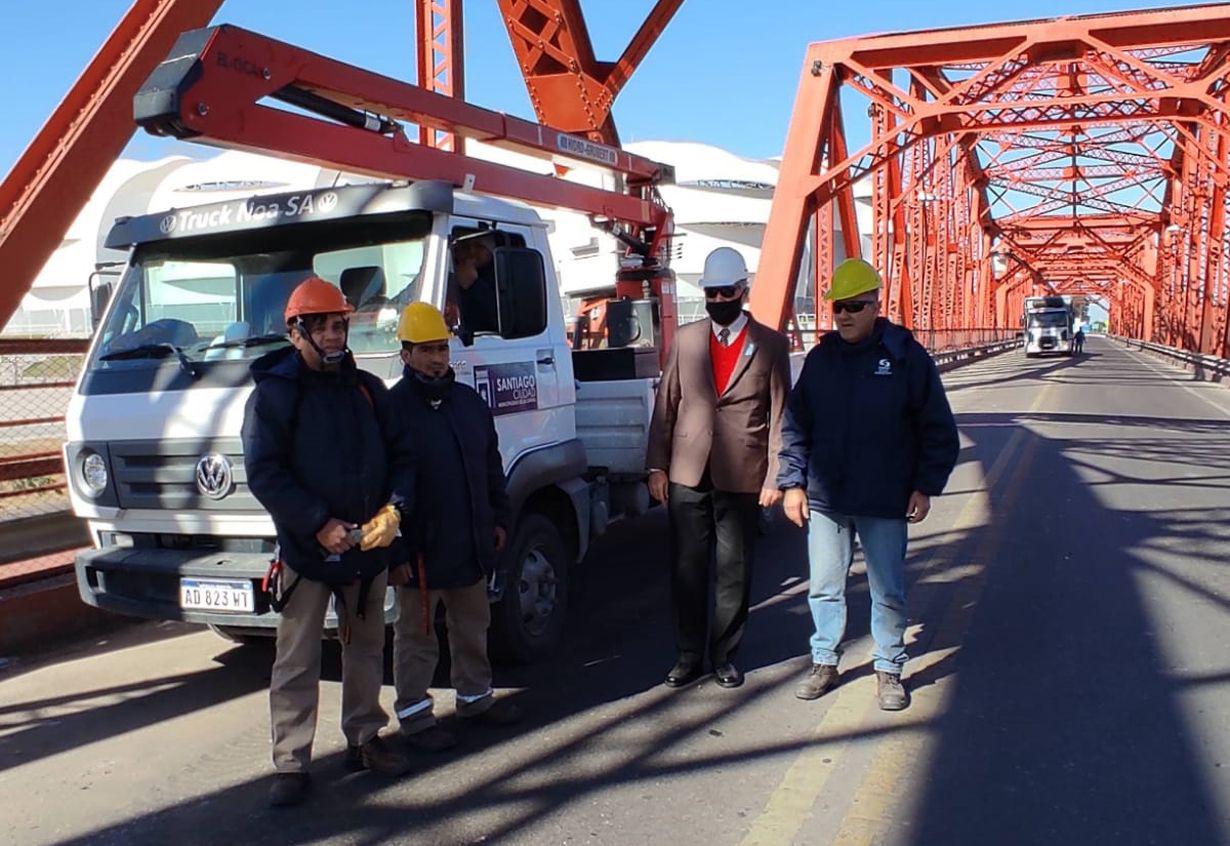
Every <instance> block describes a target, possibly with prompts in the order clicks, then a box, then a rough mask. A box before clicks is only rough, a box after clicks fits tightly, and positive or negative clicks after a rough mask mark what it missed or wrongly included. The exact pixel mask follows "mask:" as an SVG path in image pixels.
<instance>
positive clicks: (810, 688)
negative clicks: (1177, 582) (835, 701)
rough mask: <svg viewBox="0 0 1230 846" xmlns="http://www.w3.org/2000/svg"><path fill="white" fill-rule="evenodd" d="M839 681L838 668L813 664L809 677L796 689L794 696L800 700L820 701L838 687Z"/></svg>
mask: <svg viewBox="0 0 1230 846" xmlns="http://www.w3.org/2000/svg"><path fill="white" fill-rule="evenodd" d="M839 679H840V676H839V675H838V674H837V668H836V667H835V666H833V665H832V664H812V665H811V670H810V671H809V672H808V673H807V677H806V678H805V679H803V681H801V682H799V686H798V687H796V688H795V689H794V695H795V696H797V697H798V698H799V699H819V698H820V697H821V696H823V695H824V694H826V693H828V692H829V691H830V690H832V689H833V688H835V687H837V682H838V681H839Z"/></svg>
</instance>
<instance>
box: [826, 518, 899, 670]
mask: <svg viewBox="0 0 1230 846" xmlns="http://www.w3.org/2000/svg"><path fill="white" fill-rule="evenodd" d="M855 532H857V533H858V539H859V543H860V544H861V545H862V547H863V557H864V558H866V559H867V582H868V584H869V586H870V587H871V637H872V639H873V640H874V641H875V645H876V648H875V654H874V655H875V668H876V669H877V670H883V671H884V672H888V673H900V672H901V668H902V667H903V666H904V665H905V660H906V654H905V625H906V618H905V546H906V539H907V530H906V522H905V520H904V519H900V520H897V519H890V518H886V517H850V516H847V515H845V514H833V513H826V512H823V511H817V510H815V509H813V510H812V512H811V522H810V523H809V524H808V527H807V554H808V558H809V559H810V563H811V576H810V578H811V585H810V587H809V589H808V592H807V604H808V606H809V607H810V608H811V617H812V620H813V622H814V623H815V625H816V633H815V634H813V635H812V637H811V657H812V662H813V663H816V664H829V665H832V666H837V660H838V658H840V657H841V639H842V637H843V636H844V635H845V633H846V574H847V572H848V571H849V569H850V564H851V563H853V561H854V534H855Z"/></svg>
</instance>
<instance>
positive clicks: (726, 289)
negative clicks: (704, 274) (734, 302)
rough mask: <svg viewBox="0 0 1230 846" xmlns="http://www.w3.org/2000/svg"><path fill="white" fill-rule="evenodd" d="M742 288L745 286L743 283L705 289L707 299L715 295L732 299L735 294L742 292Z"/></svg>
mask: <svg viewBox="0 0 1230 846" xmlns="http://www.w3.org/2000/svg"><path fill="white" fill-rule="evenodd" d="M742 290H743V286H742V285H741V284H740V285H721V286H719V287H717V288H706V289H705V299H707V300H711V299H713V298H714V297H723V298H725V299H730V298H731V297H733V296H734V295H735V294H738V293H740V292H741V291H742Z"/></svg>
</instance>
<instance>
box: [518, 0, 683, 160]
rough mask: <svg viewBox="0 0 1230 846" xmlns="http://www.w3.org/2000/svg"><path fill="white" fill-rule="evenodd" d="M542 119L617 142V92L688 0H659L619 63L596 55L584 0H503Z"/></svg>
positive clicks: (610, 142) (573, 130) (604, 139)
mask: <svg viewBox="0 0 1230 846" xmlns="http://www.w3.org/2000/svg"><path fill="white" fill-rule="evenodd" d="M498 3H499V7H500V12H501V14H502V15H503V17H504V25H505V27H506V28H507V30H508V37H509V41H510V42H511V43H512V48H513V53H514V54H515V55H516V57H517V63H518V64H519V65H520V67H521V74H522V76H523V77H524V79H525V87H526V89H527V90H528V91H529V95H530V103H531V104H532V105H533V107H534V114H535V115H537V117H538V120H539V121H540V122H542V123H545V124H548V125H550V126H556V127H559V128H560V129H563V130H565V131H566V132H575V133H577V134H580V135H585V136H586V137H588V138H589V139H591V140H593V141H600V142H602V143H604V144H610V145H612V146H617V145H618V144H619V133H618V132H617V131H616V129H615V121H614V119H613V118H612V116H611V106H612V104H613V103H614V102H615V97H616V96H617V95H618V94H619V92H620V91H621V90H622V89H623V87H624V85H625V84H626V83H627V81H628V80H629V79H630V78H631V76H632V74H633V73H634V72H635V70H636V68H637V67H638V66H639V65H640V63H641V61H642V60H643V59H644V58H645V55H646V54H647V53H648V52H649V48H650V47H652V46H653V44H654V42H655V41H656V40H657V39H658V37H659V36H660V35H661V34H662V30H663V29H664V28H665V27H666V25H667V23H669V22H670V20H671V18H672V17H674V15H675V12H676V11H678V9H679V7H680V6H681V5H682V4H683V0H657V2H656V3H655V4H654V7H653V9H652V10H651V11H650V13H649V15H648V16H647V17H646V19H645V21H644V23H642V24H641V26H640V28H639V29H638V30H637V33H636V35H634V36H633V38H632V41H631V42H630V43H629V44H628V46H627V48H626V49H625V50H624V51H623V53H622V54H621V55H620V57H619V59H618V60H616V61H615V62H603V61H599V60H598V59H597V58H596V57H595V56H594V48H593V44H592V43H591V42H590V39H589V30H588V28H587V27H586V25H585V15H584V13H583V12H582V10H581V3H580V0H498Z"/></svg>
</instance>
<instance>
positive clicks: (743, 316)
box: [709, 311, 747, 347]
mask: <svg viewBox="0 0 1230 846" xmlns="http://www.w3.org/2000/svg"><path fill="white" fill-rule="evenodd" d="M746 325H747V312H746V311H741V312H739V316H738V317H736V318H735V322H734V323H732V324H730V325H729V326H723V325H722V324H720V323H717V322H716V321H713V320H710V321H709V327H710V328H711V329H712V330H713V337H715V338H717V339H718V341H719V342H720V341H721V340H722V330H723V329H726V330H727V335H726V343H725V344H723V346H727V347H728V346H730V345H731V344H733V343H734V342H735V338H737V337H739V333H740V332H742V331H743V327H744V326H746Z"/></svg>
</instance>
